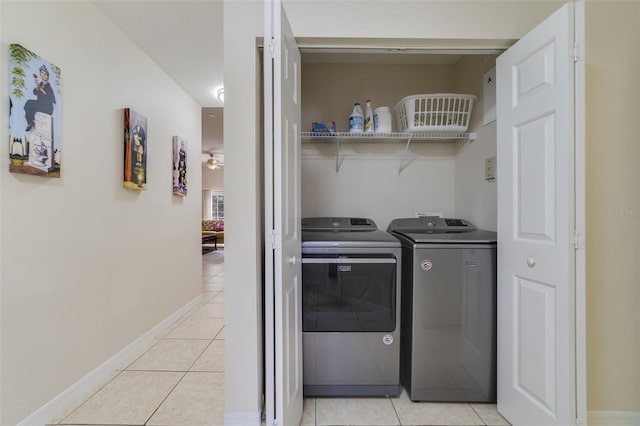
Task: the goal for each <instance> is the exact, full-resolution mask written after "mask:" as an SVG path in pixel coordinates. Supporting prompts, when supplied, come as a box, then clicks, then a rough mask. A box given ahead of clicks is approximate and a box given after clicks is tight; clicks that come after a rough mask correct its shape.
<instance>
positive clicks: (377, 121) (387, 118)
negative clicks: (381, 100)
mask: <svg viewBox="0 0 640 426" xmlns="http://www.w3.org/2000/svg"><path fill="white" fill-rule="evenodd" d="M373 122H374V127H375V132H376V133H391V110H390V109H389V107H386V106H381V107H378V108H376V110H375V113H374V114H373Z"/></svg>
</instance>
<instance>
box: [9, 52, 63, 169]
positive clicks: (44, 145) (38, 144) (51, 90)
mask: <svg viewBox="0 0 640 426" xmlns="http://www.w3.org/2000/svg"><path fill="white" fill-rule="evenodd" d="M60 88H61V70H60V68H58V67H57V66H55V65H54V64H52V63H51V62H49V61H47V60H46V59H44V58H41V57H40V56H38V55H37V54H35V53H33V52H32V51H30V50H29V49H27V48H25V47H23V46H21V45H19V44H11V45H10V46H9V158H10V160H11V164H10V166H9V171H11V172H14V173H25V174H30V175H35V176H45V177H56V178H59V177H60V168H61V165H60V161H61V158H62V148H61V141H62V140H61V137H60V135H61V130H60V129H61V125H62V120H61V115H62V114H61V107H60V98H61V96H60Z"/></svg>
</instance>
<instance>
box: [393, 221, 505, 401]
mask: <svg viewBox="0 0 640 426" xmlns="http://www.w3.org/2000/svg"><path fill="white" fill-rule="evenodd" d="M388 231H389V232H390V233H392V234H393V235H395V236H396V237H397V238H398V239H400V241H402V261H403V269H402V308H401V312H402V347H401V362H400V364H401V381H402V384H403V385H404V387H405V389H406V390H407V393H408V394H409V396H410V398H411V400H413V401H461V402H462V401H465V402H495V400H496V241H497V235H496V233H495V232H489V231H480V230H476V229H475V227H474V226H473V225H472V224H471V223H469V222H467V221H465V220H462V219H444V218H438V217H423V218H409V219H395V220H393V221H392V222H391V223H390V224H389V228H388Z"/></svg>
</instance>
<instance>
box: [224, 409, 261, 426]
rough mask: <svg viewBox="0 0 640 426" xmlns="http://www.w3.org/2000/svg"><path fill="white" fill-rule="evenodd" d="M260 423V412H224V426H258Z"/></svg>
mask: <svg viewBox="0 0 640 426" xmlns="http://www.w3.org/2000/svg"><path fill="white" fill-rule="evenodd" d="M261 422H262V413H261V412H260V411H258V412H253V411H236V412H229V411H225V413H224V426H260V424H261Z"/></svg>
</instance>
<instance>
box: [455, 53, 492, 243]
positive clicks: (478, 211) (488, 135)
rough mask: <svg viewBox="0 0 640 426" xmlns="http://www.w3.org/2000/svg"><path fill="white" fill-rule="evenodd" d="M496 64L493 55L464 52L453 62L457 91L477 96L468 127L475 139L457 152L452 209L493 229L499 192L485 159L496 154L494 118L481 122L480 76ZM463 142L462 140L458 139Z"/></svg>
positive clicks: (458, 214)
mask: <svg viewBox="0 0 640 426" xmlns="http://www.w3.org/2000/svg"><path fill="white" fill-rule="evenodd" d="M493 65H495V59H494V57H493V56H485V55H474V56H465V57H463V58H462V60H461V61H460V62H458V63H457V64H456V66H455V74H456V82H457V83H458V85H457V87H456V93H470V94H474V95H476V96H478V101H477V102H476V104H475V105H474V107H473V114H472V117H471V123H470V125H469V128H470V129H471V130H472V131H474V132H476V134H477V139H476V140H475V141H473V142H470V143H467V144H464V145H463V146H462V147H460V148H459V151H458V152H457V154H456V162H455V164H456V165H455V167H456V177H455V190H454V192H455V213H456V216H457V217H461V218H464V219H467V220H469V221H471V223H473V224H474V225H475V226H476V227H477V228H479V229H486V230H490V231H496V229H497V225H498V223H497V202H498V192H497V188H496V182H495V181H493V182H489V181H486V180H485V179H484V167H485V163H484V162H485V159H487V158H489V157H495V156H496V122H495V121H494V122H492V123H490V124H488V125H486V126H485V125H484V124H483V115H484V106H483V93H482V77H483V75H484V73H485V72H486V71H488V70H489V69H490V68H491V67H492V66H493ZM458 145H462V143H458Z"/></svg>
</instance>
